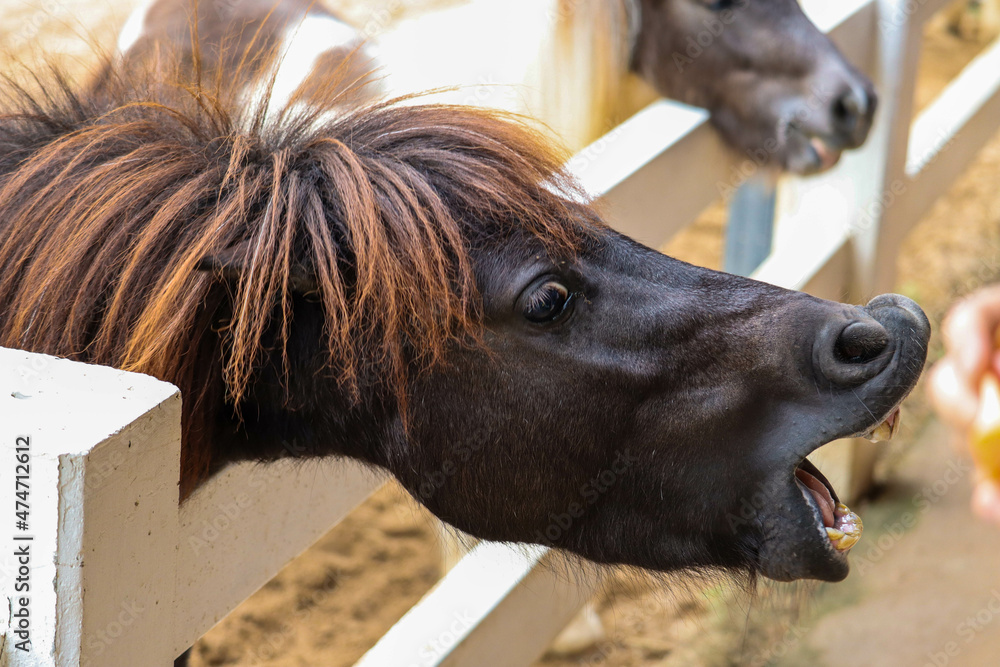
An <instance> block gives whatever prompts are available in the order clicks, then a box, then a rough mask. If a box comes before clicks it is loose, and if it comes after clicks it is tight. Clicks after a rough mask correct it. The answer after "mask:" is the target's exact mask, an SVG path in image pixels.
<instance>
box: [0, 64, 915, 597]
mask: <svg viewBox="0 0 1000 667" xmlns="http://www.w3.org/2000/svg"><path fill="white" fill-rule="evenodd" d="M109 91H110V92H109ZM226 99H227V98H226V97H225V96H221V95H213V94H211V93H210V92H209V91H206V90H205V89H203V88H200V87H199V86H198V85H197V84H194V83H187V84H185V85H179V84H178V85H175V84H172V83H164V82H161V81H156V80H154V81H141V82H130V81H127V80H124V81H121V82H119V84H118V85H117V87H115V86H110V87H106V88H105V89H104V92H103V93H102V95H101V96H100V99H92V98H90V97H88V96H87V95H76V94H74V93H73V92H72V91H71V90H69V89H68V87H63V88H49V89H48V90H46V91H45V95H44V96H42V97H41V98H39V101H31V100H28V99H25V98H22V101H21V102H20V103H18V104H17V105H16V107H9V108H8V109H7V111H6V113H5V114H4V115H2V116H0V304H3V306H2V311H0V344H2V345H5V346H12V347H20V348H24V349H28V350H35V351H40V352H47V353H52V354H58V355H63V356H67V357H72V358H76V359H80V360H84V361H90V362H95V363H101V364H108V365H114V366H117V367H121V368H125V369H131V370H136V371H141V372H146V373H150V374H152V375H155V376H158V377H160V378H163V379H165V380H169V381H171V382H173V383H175V384H177V385H178V386H179V387H180V388H181V390H182V392H183V395H184V444H183V461H182V467H183V478H182V479H181V480H180V484H181V487H182V493H183V494H188V493H190V492H191V491H192V490H193V489H194V488H195V487H196V486H197V485H198V484H199V483H200V482H201V481H203V480H204V479H205V478H206V477H207V476H209V475H210V474H211V473H212V472H213V471H214V470H216V469H218V468H219V467H221V466H223V465H225V464H226V463H227V462H230V461H235V460H239V459H256V460H272V459H277V458H281V457H286V456H302V457H308V456H349V457H354V458H356V459H360V460H362V461H366V462H368V463H370V464H372V465H374V466H378V467H380V468H384V469H386V470H388V471H390V472H391V473H392V474H393V475H395V476H396V477H397V478H398V479H399V480H400V482H402V484H403V485H404V486H405V487H406V488H407V489H409V490H410V492H411V493H412V494H413V495H414V496H415V497H416V498H417V499H419V500H420V502H422V503H423V504H425V505H426V506H427V507H429V508H430V509H431V510H432V511H433V512H435V513H436V514H437V515H438V516H439V517H441V518H442V519H444V520H445V521H447V522H449V523H451V524H452V525H454V526H457V527H458V528H460V529H462V530H464V531H467V532H468V533H471V534H473V535H476V536H478V537H482V538H486V539H490V540H504V541H512V542H538V543H545V544H551V545H554V546H558V547H561V548H563V549H567V550H569V551H571V552H575V553H577V554H579V555H582V556H584V557H586V558H588V559H592V560H594V561H597V562H600V563H627V564H631V565H635V566H641V567H646V568H652V569H655V570H677V569H683V568H697V567H720V568H728V569H732V570H735V571H743V572H751V573H763V574H764V575H767V576H769V577H773V578H776V579H783V580H787V579H795V578H800V577H813V578H818V579H827V580H836V579H840V578H842V577H843V576H845V574H846V572H847V569H848V565H847V558H846V549H845V548H844V547H845V545H844V543H843V541H842V540H841V539H840V538H836V537H833V538H831V537H830V535H831V530H833V531H836V530H838V529H844V530H845V531H849V529H850V528H851V526H850V525H848V524H849V523H850V520H851V518H852V516H853V515H849V514H848V513H847V512H846V508H842V507H839V506H837V505H836V498H837V495H836V492H835V491H834V490H833V489H832V488H830V487H829V484H828V483H827V482H826V481H825V480H824V479H823V476H822V475H821V474H820V473H819V472H818V471H817V470H816V469H815V468H814V467H812V466H811V465H810V464H809V463H808V461H807V460H806V456H807V455H808V454H809V453H810V452H812V451H813V450H815V449H816V448H818V447H819V446H820V445H822V444H824V443H826V442H829V441H831V440H833V439H836V438H842V437H846V436H852V435H858V434H864V433H866V432H869V431H871V430H872V429H873V428H875V427H876V426H877V425H879V424H880V423H881V422H883V421H884V420H886V419H889V420H890V421H891V420H892V419H893V415H894V411H895V410H896V407H897V406H898V404H899V403H900V401H901V400H902V399H903V398H904V397H905V396H906V395H907V393H908V392H909V391H910V389H911V388H912V387H913V385H914V383H915V382H916V379H917V377H918V375H919V374H920V372H921V368H922V365H923V361H924V357H925V353H926V349H927V339H928V333H929V331H928V324H927V320H926V319H925V318H924V316H923V314H922V312H921V311H920V309H919V308H917V306H916V305H914V304H913V303H912V302H910V301H908V300H906V299H904V298H903V297H898V296H882V297H879V298H877V299H875V300H873V301H872V302H871V303H869V304H868V305H867V306H850V305H844V304H840V303H833V302H829V301H824V300H821V299H816V298H813V297H811V296H808V295H805V294H802V293H797V292H792V291H788V290H785V289H780V288H778V287H773V286H770V285H767V284H762V283H759V282H755V281H753V280H748V279H745V278H740V277H736V276H732V275H726V274H724V273H718V272H715V271H710V270H707V269H703V268H698V267H694V266H690V265H688V264H685V263H683V262H680V261H677V260H674V259H671V258H669V257H666V256H664V255H662V254H660V253H658V252H656V251H654V250H651V249H649V248H646V247H643V246H641V245H640V244H638V243H636V242H634V241H632V240H630V239H628V238H625V237H623V236H622V235H620V234H617V233H615V232H614V231H612V230H611V229H609V228H607V227H605V226H604V225H603V224H602V223H601V222H600V220H599V219H598V217H597V216H596V214H595V213H594V211H593V210H592V209H591V208H590V207H589V206H588V205H585V204H582V203H579V194H578V193H575V190H574V186H573V184H572V183H570V182H567V180H566V179H565V178H564V177H563V176H561V175H560V173H559V164H560V161H559V160H558V159H557V158H554V157H552V156H550V155H549V154H548V153H547V152H546V151H545V149H544V148H543V147H542V146H540V145H539V144H537V143H536V142H535V140H534V139H533V138H532V136H531V135H530V134H528V133H527V131H526V130H524V129H523V128H520V127H518V126H517V125H515V124H514V123H513V121H510V120H508V119H505V118H502V117H498V116H497V115H495V114H491V113H488V112H484V111H477V110H473V109H469V108H458V107H454V108H452V107H435V106H405V105H404V106H399V105H383V106H376V107H372V108H368V109H364V110H360V111H357V112H355V113H352V114H347V115H342V116H336V117H324V116H320V115H316V114H312V115H307V116H301V117H297V118H286V119H285V120H284V121H283V123H281V124H277V125H265V126H261V125H260V123H261V117H262V112H260V113H258V114H256V115H252V114H248V113H243V112H242V111H241V110H240V109H238V108H235V107H233V106H232V105H231V104H230V103H228V102H227V101H226ZM11 104H13V103H11ZM748 506H752V508H753V511H751V512H748V511H747V510H746V508H747V507H748ZM828 529H829V530H828ZM838 547H840V548H838Z"/></svg>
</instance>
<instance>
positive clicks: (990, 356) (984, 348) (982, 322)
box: [930, 285, 1000, 525]
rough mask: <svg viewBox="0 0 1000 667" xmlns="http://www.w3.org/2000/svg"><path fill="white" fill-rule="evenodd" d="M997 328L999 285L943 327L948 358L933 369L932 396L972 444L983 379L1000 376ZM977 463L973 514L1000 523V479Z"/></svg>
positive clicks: (956, 310)
mask: <svg viewBox="0 0 1000 667" xmlns="http://www.w3.org/2000/svg"><path fill="white" fill-rule="evenodd" d="M998 329H1000V285H995V286H992V287H987V288H984V289H981V290H979V291H978V292H976V293H974V294H973V295H972V296H970V297H968V298H966V299H965V300H963V301H961V302H959V303H958V304H957V305H955V306H954V307H953V308H952V310H951V312H950V313H949V314H948V317H947V318H946V319H945V322H944V325H943V327H942V331H943V333H944V341H945V356H944V358H943V359H942V360H941V361H939V362H938V363H937V364H935V366H934V368H932V369H931V372H930V396H931V400H932V402H933V403H934V407H935V409H936V410H937V412H938V414H939V415H940V416H941V418H942V419H943V420H944V421H946V422H947V423H949V424H951V425H952V426H953V427H954V428H956V429H957V430H958V431H959V432H960V434H961V435H962V436H963V437H964V438H965V439H966V440H967V441H968V439H969V438H970V436H973V432H974V431H975V430H976V426H977V416H978V415H979V414H980V412H981V411H982V410H983V409H984V408H985V407H987V406H986V405H985V404H984V401H983V396H982V391H981V387H982V383H983V380H984V378H985V377H986V375H987V374H993V375H996V376H1000V352H998V351H997V343H996V337H997V331H998ZM997 426H998V427H1000V424H998V425H997ZM993 446H1000V443H993ZM977 459H978V460H977V476H978V481H977V482H976V488H975V491H974V492H973V498H972V508H973V511H975V512H976V514H978V515H979V516H981V517H983V518H985V519H988V520H990V521H992V522H994V523H996V524H998V525H1000V480H998V479H996V478H995V477H993V475H992V474H990V473H989V472H988V471H986V470H985V469H984V468H983V467H982V457H981V456H980V457H977Z"/></svg>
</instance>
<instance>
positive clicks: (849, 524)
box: [826, 503, 865, 551]
mask: <svg viewBox="0 0 1000 667" xmlns="http://www.w3.org/2000/svg"><path fill="white" fill-rule="evenodd" d="M835 514H836V517H837V525H838V526H839V528H827V529H826V535H827V537H829V538H830V542H832V543H833V547H834V548H835V549H836V550H837V551H847V550H848V549H850V548H851V547H853V546H854V545H855V544H857V543H858V540H860V539H861V533H863V532H864V530H865V527H864V524H862V523H861V517H859V516H858V515H857V514H855V513H854V512H852V511H851V510H850V508H849V507H847V505H845V504H844V503H837V511H836V513H835Z"/></svg>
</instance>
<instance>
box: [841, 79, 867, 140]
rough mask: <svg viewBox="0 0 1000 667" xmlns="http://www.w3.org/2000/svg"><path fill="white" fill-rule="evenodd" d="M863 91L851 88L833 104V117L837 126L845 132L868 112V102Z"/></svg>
mask: <svg viewBox="0 0 1000 667" xmlns="http://www.w3.org/2000/svg"><path fill="white" fill-rule="evenodd" d="M866 98H867V96H866V95H865V94H864V91H857V90H854V89H853V88H852V89H851V90H848V91H847V92H846V93H844V94H843V95H841V96H840V97H838V98H837V100H836V101H835V102H834V103H833V116H834V118H836V119H837V124H838V125H839V126H840V127H841V128H843V129H846V130H851V129H853V128H854V126H855V125H857V124H858V121H859V119H861V118H862V117H863V116H864V115H865V114H866V113H867V112H868V101H867V99H866Z"/></svg>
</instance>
